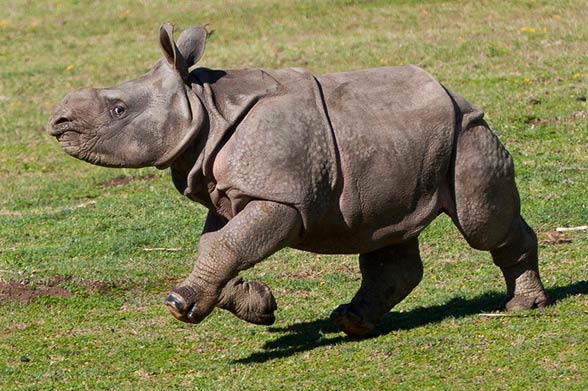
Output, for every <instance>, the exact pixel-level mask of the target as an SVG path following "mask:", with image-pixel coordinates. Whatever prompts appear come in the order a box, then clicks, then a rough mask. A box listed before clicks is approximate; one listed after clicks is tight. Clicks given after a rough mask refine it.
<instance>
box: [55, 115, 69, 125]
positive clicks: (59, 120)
mask: <svg viewBox="0 0 588 391" xmlns="http://www.w3.org/2000/svg"><path fill="white" fill-rule="evenodd" d="M68 122H70V119H69V118H67V117H59V118H57V119H56V120H54V121H53V126H55V127H61V125H63V124H66V123H68Z"/></svg>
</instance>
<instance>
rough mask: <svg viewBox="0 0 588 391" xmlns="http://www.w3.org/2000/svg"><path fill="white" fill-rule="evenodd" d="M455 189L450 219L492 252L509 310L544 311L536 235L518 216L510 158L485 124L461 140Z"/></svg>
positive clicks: (471, 241)
mask: <svg viewBox="0 0 588 391" xmlns="http://www.w3.org/2000/svg"><path fill="white" fill-rule="evenodd" d="M454 186H455V210H454V213H453V215H452V218H453V220H454V222H455V223H456V225H457V226H458V228H459V229H460V231H461V232H462V234H463V235H464V237H465V238H466V240H467V241H468V243H469V244H470V245H471V246H472V247H473V248H475V249H478V250H486V251H490V253H491V254H492V258H493V260H494V263H495V264H496V265H497V266H499V267H500V269H501V270H502V273H503V275H504V278H505V281H506V286H507V293H508V302H507V304H506V309H507V310H526V309H531V308H536V307H545V306H546V305H547V304H548V298H547V295H546V293H545V290H544V288H543V284H542V283H541V278H540V276H539V266H538V255H537V237H536V236H535V233H534V232H533V230H532V229H531V228H530V227H529V226H528V225H527V223H526V222H525V221H524V219H523V218H522V217H521V215H520V201H519V194H518V191H517V188H516V184H515V181H514V166H513V162H512V158H511V157H510V155H509V154H508V152H507V151H506V150H505V149H504V147H503V146H502V144H501V143H500V141H498V138H497V137H496V136H495V135H494V133H493V132H492V131H491V130H490V128H489V127H488V125H487V124H486V123H485V122H484V121H482V120H480V121H479V123H477V124H475V125H474V126H471V127H470V128H467V129H465V130H464V131H462V132H461V134H460V135H459V137H458V142H457V153H456V163H455V182H454Z"/></svg>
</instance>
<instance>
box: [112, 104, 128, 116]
mask: <svg viewBox="0 0 588 391" xmlns="http://www.w3.org/2000/svg"><path fill="white" fill-rule="evenodd" d="M126 111H127V109H126V107H124V106H122V105H116V106H114V107H113V108H112V110H111V113H112V116H113V117H114V118H120V117H122V116H123V115H124V114H125V112H126Z"/></svg>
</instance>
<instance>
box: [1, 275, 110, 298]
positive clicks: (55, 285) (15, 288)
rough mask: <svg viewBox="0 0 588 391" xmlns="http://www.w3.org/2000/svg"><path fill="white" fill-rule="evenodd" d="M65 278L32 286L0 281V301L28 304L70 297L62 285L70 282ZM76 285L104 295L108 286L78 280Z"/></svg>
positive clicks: (57, 277) (22, 282) (57, 278)
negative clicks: (42, 297) (45, 297)
mask: <svg viewBox="0 0 588 391" xmlns="http://www.w3.org/2000/svg"><path fill="white" fill-rule="evenodd" d="M71 281H72V278H71V277H67V276H61V275H59V276H55V277H54V278H53V279H52V280H50V281H48V282H46V283H36V284H32V283H31V282H29V281H0V300H10V301H14V302H17V303H22V304H30V303H32V302H33V301H34V300H35V299H36V298H38V297H41V296H51V297H71V296H72V294H71V292H69V291H68V290H67V289H66V288H65V287H64V286H62V284H63V283H66V282H71ZM76 284H78V285H80V286H82V287H83V288H84V289H86V290H87V291H90V292H98V293H106V291H108V284H106V283H105V282H102V281H91V280H80V281H76Z"/></svg>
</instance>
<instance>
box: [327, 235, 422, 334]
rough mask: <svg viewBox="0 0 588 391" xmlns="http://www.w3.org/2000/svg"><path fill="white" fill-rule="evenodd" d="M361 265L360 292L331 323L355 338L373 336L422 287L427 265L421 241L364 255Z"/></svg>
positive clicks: (335, 311)
mask: <svg viewBox="0 0 588 391" xmlns="http://www.w3.org/2000/svg"><path fill="white" fill-rule="evenodd" d="M359 266H360V271H361V275H362V282H361V286H360V288H359V290H358V291H357V293H356V294H355V296H354V297H353V299H352V300H351V302H350V303H349V304H343V305H340V306H339V307H337V308H336V309H335V310H334V311H333V312H332V313H331V320H332V321H333V322H334V323H335V324H336V325H337V327H339V329H341V330H342V331H343V332H344V333H345V334H347V335H349V336H351V337H366V336H369V335H371V334H373V333H374V331H375V329H376V327H377V325H378V323H379V322H380V320H381V319H382V317H383V316H384V314H386V313H387V312H388V311H390V309H391V308H392V307H393V306H394V305H396V304H398V303H399V302H401V301H402V300H403V299H404V298H405V297H406V296H407V295H408V294H409V293H410V292H411V291H412V290H413V289H414V288H415V287H416V286H417V285H418V284H419V282H420V281H421V279H422V276H423V265H422V262H421V257H420V254H419V248H418V239H417V238H414V239H411V240H410V241H408V242H406V243H403V244H399V245H394V246H389V247H385V248H382V249H379V250H376V251H374V252H371V253H367V254H361V255H360V256H359Z"/></svg>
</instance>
